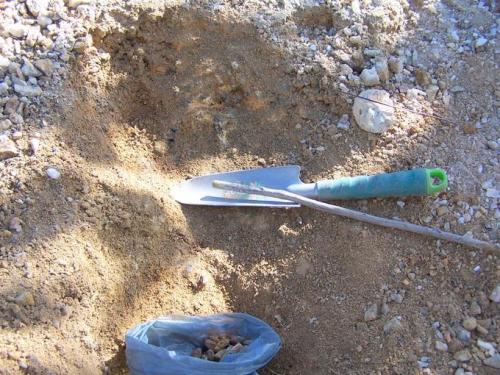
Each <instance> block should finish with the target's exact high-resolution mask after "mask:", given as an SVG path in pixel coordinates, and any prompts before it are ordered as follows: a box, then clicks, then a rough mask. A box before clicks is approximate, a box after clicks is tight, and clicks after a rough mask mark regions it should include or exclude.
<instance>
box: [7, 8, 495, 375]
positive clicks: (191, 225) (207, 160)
mask: <svg viewBox="0 0 500 375" xmlns="http://www.w3.org/2000/svg"><path fill="white" fill-rule="evenodd" d="M499 26H500V23H499V22H498V5H497V3H496V2H495V1H493V0H487V1H479V2H478V1H467V0H443V1H435V0H418V1H417V0H415V1H406V0H399V1H396V0H387V1H376V0H373V1H369V0H359V1H358V0H354V1H341V0H337V1H334V0H332V1H307V0H305V1H283V0H279V1H273V0H270V1H261V0H252V1H192V2H181V1H171V2H165V1H153V0H152V1H145V0H133V1H110V2H93V1H90V0H68V1H63V0H46V1H44V0H35V1H31V0H27V1H23V0H13V1H6V0H4V1H1V0H0V163H1V164H0V165H1V168H0V176H1V179H0V191H1V195H0V374H17V373H30V374H94V373H111V374H122V373H127V370H126V364H125V357H124V344H123V338H124V333H125V332H126V330H127V329H128V328H130V327H132V326H133V325H135V324H137V323H139V322H142V321H144V320H147V319H151V318H154V317H157V316H161V315H166V314H172V313H182V314H209V313H215V312H222V311H242V312H248V313H250V314H252V315H255V316H257V317H259V318H261V319H263V320H265V321H267V322H268V323H269V324H271V325H272V326H273V327H274V328H275V329H276V330H277V332H278V333H279V334H280V336H281V337H282V339H283V348H282V350H281V351H280V353H279V355H278V356H277V357H276V359H275V360H273V361H272V362H271V363H270V364H269V366H268V367H267V368H266V369H263V370H262V374H265V375H270V374H273V375H275V374H281V375H285V374H287V375H293V374H345V373H348V374H455V375H460V374H496V373H498V369H499V368H500V354H499V352H500V350H499V345H500V330H499V329H498V326H499V324H500V322H499V318H500V309H499V306H500V304H499V303H500V264H499V262H498V255H495V253H487V252H483V251H474V250H472V251H471V250H470V249H466V248H464V247H461V246H457V245H454V244H450V243H445V242H443V241H435V240H430V239H426V238H422V237H419V236H415V235H410V234H407V233H403V232H395V231H391V230H387V229H381V228H377V227H372V226H369V225H364V224H360V223H357V222H352V221H348V220H344V219H340V218H335V217H332V216H329V215H326V214H323V213H319V212H314V211H312V210H309V209H305V208H301V209H291V210H275V209H256V208H246V209H227V208H220V209H217V208H206V207H183V206H180V205H179V204H177V203H176V202H175V201H173V200H172V198H171V197H170V195H169V189H170V188H171V187H172V186H174V185H175V184H176V183H178V182H180V181H183V180H184V179H186V178H189V177H192V176H195V175H200V174H206V173H211V172H215V171H227V170H233V169H242V168H252V167H259V166H266V165H267V166H272V165H286V164H299V165H301V166H302V177H303V179H304V180H305V181H314V180H319V179H322V178H338V177H342V176H352V175H359V174H374V173H378V172H384V171H395V170H401V169H408V168H415V167H440V168H443V169H445V170H446V171H447V173H448V176H449V180H450V184H449V188H448V190H447V191H446V192H443V193H441V194H439V196H437V197H427V198H404V199H385V200H370V201H359V202H339V203H340V204H342V205H345V206H349V207H352V208H355V209H357V210H361V211H365V212H370V213H373V214H376V215H380V216H385V217H394V218H400V219H403V220H407V221H409V222H413V223H417V224H422V225H428V226H433V227H438V228H441V229H444V230H448V231H453V232H456V233H460V234H465V235H468V236H473V237H475V238H479V239H482V240H485V241H490V242H492V243H496V242H497V241H498V223H499V218H500V210H499V207H498V200H499V197H500V195H499V188H498V183H499V166H498V165H499V158H498V156H499V153H498V145H499V142H500V139H499V131H498V129H499V120H498V109H499V104H500V87H498V83H497V81H498V80H496V77H497V76H498V66H497V61H498V55H499V53H500V51H499V47H498V36H497V29H498V27H499ZM366 90H376V91H369V92H368V93H367V92H366ZM358 95H362V96H368V95H376V98H377V100H381V101H384V102H387V103H390V104H392V105H393V106H394V108H392V107H388V106H381V105H379V104H375V103H371V102H367V101H366V100H362V99H359V98H356V97H357V96H358ZM373 114H375V115H373Z"/></svg>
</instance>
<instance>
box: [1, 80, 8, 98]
mask: <svg viewBox="0 0 500 375" xmlns="http://www.w3.org/2000/svg"><path fill="white" fill-rule="evenodd" d="M8 92H9V85H8V84H7V82H1V83H0V95H5V94H7V93H8Z"/></svg>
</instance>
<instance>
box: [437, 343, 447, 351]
mask: <svg viewBox="0 0 500 375" xmlns="http://www.w3.org/2000/svg"><path fill="white" fill-rule="evenodd" d="M435 347H436V350H437V351H438V352H447V351H448V345H447V344H446V343H444V342H442V341H436V345H435Z"/></svg>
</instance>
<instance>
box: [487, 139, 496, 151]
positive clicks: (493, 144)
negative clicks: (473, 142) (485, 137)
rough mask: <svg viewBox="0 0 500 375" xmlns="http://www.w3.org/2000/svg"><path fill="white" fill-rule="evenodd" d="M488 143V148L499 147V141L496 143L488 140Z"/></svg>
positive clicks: (494, 148)
mask: <svg viewBox="0 0 500 375" xmlns="http://www.w3.org/2000/svg"><path fill="white" fill-rule="evenodd" d="M486 144H487V145H488V148H490V149H492V150H493V151H495V150H496V149H497V148H498V143H496V142H495V141H488V142H487V143H486Z"/></svg>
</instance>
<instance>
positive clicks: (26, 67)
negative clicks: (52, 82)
mask: <svg viewBox="0 0 500 375" xmlns="http://www.w3.org/2000/svg"><path fill="white" fill-rule="evenodd" d="M21 72H23V74H24V75H25V76H28V77H40V76H41V75H42V72H40V71H39V70H38V69H37V68H35V66H34V65H33V64H32V63H31V62H29V61H25V62H24V64H23V66H22V68H21Z"/></svg>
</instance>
